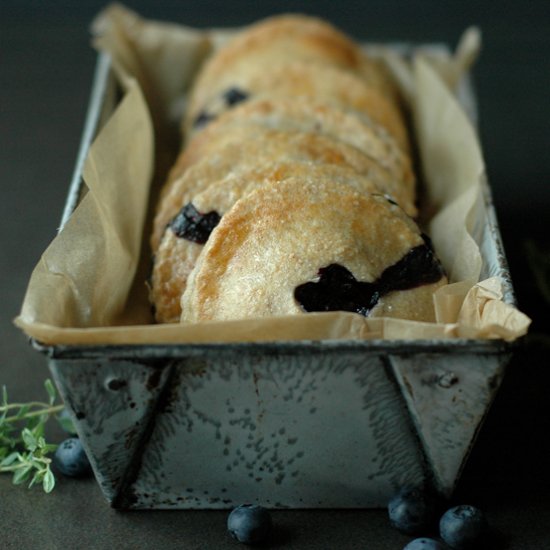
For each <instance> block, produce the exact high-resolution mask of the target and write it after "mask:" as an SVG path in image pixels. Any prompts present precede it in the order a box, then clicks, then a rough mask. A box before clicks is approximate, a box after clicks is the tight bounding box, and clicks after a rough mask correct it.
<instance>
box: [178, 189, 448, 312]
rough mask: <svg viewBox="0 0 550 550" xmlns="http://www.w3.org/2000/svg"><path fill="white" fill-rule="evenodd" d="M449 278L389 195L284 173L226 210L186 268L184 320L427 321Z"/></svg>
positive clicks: (183, 299)
mask: <svg viewBox="0 0 550 550" xmlns="http://www.w3.org/2000/svg"><path fill="white" fill-rule="evenodd" d="M445 283H446V278H445V276H444V273H443V269H442V267H441V265H440V263H439V261H438V260H437V259H436V258H435V255H434V254H433V252H432V250H431V248H430V246H429V245H428V244H427V243H426V241H425V240H424V239H423V237H422V235H421V233H420V231H419V230H418V229H417V228H416V226H415V224H414V223H413V222H412V220H411V219H410V218H409V217H408V216H406V214H404V213H403V212H402V211H401V209H400V208H398V207H396V206H395V205H394V204H392V202H391V201H388V200H387V199H386V198H385V197H383V196H380V195H372V194H367V193H365V192H362V191H359V190H358V189H357V188H356V187H354V186H352V185H348V184H345V183H339V184H338V183H333V182H329V181H327V182H313V181H310V182H302V183H301V184H300V185H297V184H296V182H295V181H291V180H286V181H282V182H280V183H277V184H271V185H264V186H261V187H259V188H258V189H256V190H255V191H252V192H251V193H249V194H247V195H245V196H244V197H242V198H241V199H240V200H239V201H237V202H236V203H235V205H234V206H233V207H232V208H231V210H230V211H229V212H228V213H227V214H225V216H223V218H222V219H221V221H220V223H219V224H218V225H217V226H216V228H215V229H214V230H213V231H212V233H211V235H210V238H209V239H208V241H207V243H206V245H205V247H204V250H203V251H202V252H201V254H200V256H199V258H198V260H197V264H196V266H195V268H194V269H193V270H192V272H191V274H190V276H189V279H188V282H187V288H186V290H185V292H184V294H183V296H182V300H181V304H182V317H181V320H182V321H183V322H200V321H207V320H228V319H245V318H253V317H265V316H271V315H289V314H300V313H305V312H308V311H332V310H345V311H355V312H357V313H360V314H362V315H366V316H391V317H399V318H403V319H414V320H420V321H433V320H434V311H433V303H432V295H433V292H434V291H435V290H436V289H437V288H438V287H439V286H441V285H443V284H445Z"/></svg>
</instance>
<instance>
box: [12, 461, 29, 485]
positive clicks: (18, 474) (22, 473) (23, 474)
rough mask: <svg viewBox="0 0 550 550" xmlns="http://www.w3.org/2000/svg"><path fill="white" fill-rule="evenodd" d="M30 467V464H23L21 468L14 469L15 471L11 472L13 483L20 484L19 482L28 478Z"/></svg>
mask: <svg viewBox="0 0 550 550" xmlns="http://www.w3.org/2000/svg"><path fill="white" fill-rule="evenodd" d="M23 464H25V463H23ZM32 469H33V466H32V464H25V465H24V466H23V467H22V468H19V469H18V470H15V473H14V474H13V484H14V485H20V484H21V483H23V482H25V481H26V480H27V479H28V478H29V476H30V474H31V472H32Z"/></svg>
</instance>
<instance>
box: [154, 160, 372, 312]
mask: <svg viewBox="0 0 550 550" xmlns="http://www.w3.org/2000/svg"><path fill="white" fill-rule="evenodd" d="M287 179H291V180H292V181H293V182H295V183H297V184H298V185H301V183H302V182H305V183H312V184H315V183H316V182H317V183H320V182H323V181H331V182H333V183H337V184H339V183H342V184H346V185H351V186H353V187H355V188H357V189H358V190H360V191H363V192H369V193H382V191H381V190H380V189H379V188H378V187H377V186H376V185H375V184H374V183H373V182H372V181H370V180H369V179H368V178H366V177H364V176H361V175H359V174H357V173H356V172H355V171H354V170H352V169H350V168H347V167H345V166H344V167H342V166H334V165H326V164H315V163H313V162H280V163H273V164H270V165H263V166H262V167H254V168H252V169H250V170H248V171H242V172H239V173H237V174H229V175H228V176H226V177H225V178H223V179H221V180H218V181H215V182H213V183H212V184H211V185H209V186H208V187H207V188H206V189H205V190H204V191H202V192H200V193H198V194H197V195H195V196H194V197H193V198H192V199H190V202H192V204H193V206H194V207H195V208H196V209H197V210H198V211H199V212H203V213H207V212H211V211H215V212H217V213H218V214H219V215H220V216H223V215H224V214H225V213H226V212H227V211H229V210H230V209H231V207H232V206H233V205H234V204H235V202H237V200H239V199H240V198H241V197H242V196H244V195H246V194H248V193H250V192H252V191H254V190H255V189H256V188H258V187H259V186H261V185H269V184H276V183H278V182H280V181H284V180H287ZM181 206H183V205H180V206H178V207H177V208H174V210H173V211H172V212H171V213H170V218H172V217H174V216H175V215H176V214H177V213H178V211H179V210H180V208H181ZM201 249H202V245H199V244H196V243H194V242H192V241H189V240H186V239H182V238H177V237H176V236H175V235H174V233H173V232H172V231H171V230H170V228H168V229H166V230H165V231H164V232H163V233H162V237H161V239H160V245H159V246H158V248H157V252H156V255H155V263H154V267H153V272H152V277H151V292H150V297H151V299H152V301H153V302H154V303H155V304H156V311H155V317H156V320H157V321H158V322H160V323H174V322H178V321H179V318H180V314H181V309H180V298H181V295H182V294H183V292H184V290H185V287H186V285H187V277H188V276H189V273H190V272H191V270H192V269H193V267H194V266H195V263H196V260H197V258H198V256H199V254H200V251H201Z"/></svg>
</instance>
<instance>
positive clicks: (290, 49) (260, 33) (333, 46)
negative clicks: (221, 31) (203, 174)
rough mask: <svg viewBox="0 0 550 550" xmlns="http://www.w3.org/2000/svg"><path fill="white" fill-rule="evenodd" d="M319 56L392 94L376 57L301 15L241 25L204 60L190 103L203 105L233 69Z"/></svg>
mask: <svg viewBox="0 0 550 550" xmlns="http://www.w3.org/2000/svg"><path fill="white" fill-rule="evenodd" d="M285 60H286V61H293V60H294V61H296V60H299V61H306V62H311V61H317V62H322V63H325V64H332V65H335V66H338V67H343V68H346V69H351V70H354V71H357V73H358V74H360V75H361V77H362V78H363V79H364V80H365V81H366V82H367V83H368V84H369V85H370V86H371V87H374V88H376V89H377V90H380V91H381V92H382V93H383V95H386V96H391V97H392V98H395V97H396V96H397V91H396V87H395V85H394V83H393V81H392V78H391V77H390V75H389V73H388V71H387V70H386V69H385V67H384V66H383V64H382V63H380V62H379V61H378V60H375V59H370V58H369V57H368V56H367V55H366V54H365V53H364V52H362V51H361V49H360V47H359V46H358V45H357V44H356V43H355V42H354V41H353V40H351V39H350V38H348V37H347V36H346V35H345V34H344V33H342V32H341V31H339V30H338V29H336V28H335V27H334V26H332V25H331V24H329V23H328V22H326V21H323V20H321V19H318V18H316V17H312V16H307V15H301V14H284V15H276V16H272V17H269V18H267V19H264V20H261V21H259V22H257V23H254V24H253V25H250V26H248V27H246V28H244V29H242V30H241V31H240V32H239V33H238V34H237V35H236V36H235V37H233V38H232V39H231V40H230V41H229V42H228V43H226V44H224V47H223V48H221V49H220V50H218V51H216V52H215V53H214V54H213V55H212V57H211V58H210V59H209V60H208V61H207V62H206V63H205V64H204V66H203V69H202V70H201V73H200V74H199V75H198V77H197V79H196V80H195V82H194V85H193V88H192V91H191V103H192V104H195V105H203V106H204V105H206V103H207V102H208V101H209V100H210V99H211V98H212V95H211V91H212V89H213V88H214V87H216V86H218V85H219V83H220V82H222V81H225V80H227V78H228V77H231V75H232V74H235V73H238V72H240V71H242V70H243V68H244V69H245V70H246V68H247V67H250V66H252V65H256V66H259V67H261V68H262V70H264V71H265V68H266V67H270V66H271V64H272V63H273V62H280V61H285Z"/></svg>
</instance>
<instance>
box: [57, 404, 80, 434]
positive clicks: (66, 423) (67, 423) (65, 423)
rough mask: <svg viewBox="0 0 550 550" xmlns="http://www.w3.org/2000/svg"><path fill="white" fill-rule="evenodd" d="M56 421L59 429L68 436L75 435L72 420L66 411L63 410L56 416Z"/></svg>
mask: <svg viewBox="0 0 550 550" xmlns="http://www.w3.org/2000/svg"><path fill="white" fill-rule="evenodd" d="M56 419H57V421H58V422H59V425H60V426H61V428H63V430H64V431H66V432H67V433H70V434H76V429H75V427H74V423H73V420H72V418H71V417H70V416H69V415H68V413H67V409H64V410H63V411H61V414H59V415H58V416H56Z"/></svg>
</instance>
